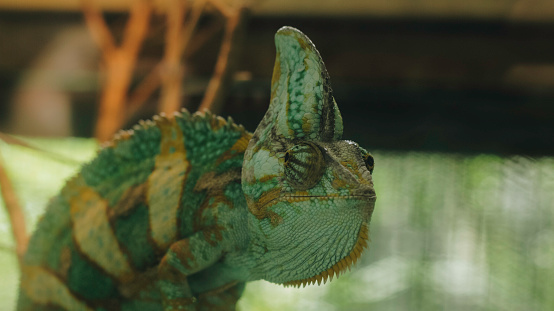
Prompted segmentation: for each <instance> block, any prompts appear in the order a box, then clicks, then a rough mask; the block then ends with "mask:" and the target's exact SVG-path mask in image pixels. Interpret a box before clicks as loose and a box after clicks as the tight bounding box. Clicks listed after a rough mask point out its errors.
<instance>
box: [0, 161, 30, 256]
mask: <svg viewBox="0 0 554 311" xmlns="http://www.w3.org/2000/svg"><path fill="white" fill-rule="evenodd" d="M0 190H1V193H2V198H3V199H4V205H5V206H6V210H7V211H8V217H9V218H10V223H11V225H12V233H13V237H14V241H15V249H16V254H17V258H18V260H19V263H20V265H21V263H22V260H23V255H24V254H25V251H26V250H27V243H28V242H29V236H28V235H27V231H26V230H25V217H24V216H23V212H22V210H21V206H20V205H19V201H18V200H17V195H16V194H15V190H14V189H13V186H12V183H11V180H10V178H9V177H8V174H7V172H6V171H5V169H4V161H3V160H2V156H1V155H0Z"/></svg>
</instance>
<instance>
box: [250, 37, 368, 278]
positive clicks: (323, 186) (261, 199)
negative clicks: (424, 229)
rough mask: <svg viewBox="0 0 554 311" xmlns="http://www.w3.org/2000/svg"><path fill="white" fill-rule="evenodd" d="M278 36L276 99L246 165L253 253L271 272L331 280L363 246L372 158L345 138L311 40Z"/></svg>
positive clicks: (266, 273) (267, 274)
mask: <svg viewBox="0 0 554 311" xmlns="http://www.w3.org/2000/svg"><path fill="white" fill-rule="evenodd" d="M275 43H276V46H277V57H276V61H275V67H274V73H273V79H272V88H271V103H270V106H269V109H268V111H267V113H266V114H265V116H264V118H263V120H262V122H261V123H260V125H259V126H258V128H257V129H256V131H255V133H254V136H253V138H252V139H251V140H250V143H249V146H248V149H247V150H246V153H245V158H244V163H243V171H242V188H243V191H244V193H245V196H246V200H247V203H248V209H249V211H250V214H249V224H248V225H249V230H250V233H251V235H252V244H253V245H254V247H252V252H253V256H254V257H255V260H256V261H257V266H256V271H258V273H259V276H260V277H261V278H264V279H266V280H268V281H271V282H275V283H283V284H285V285H302V284H304V285H305V284H307V283H315V282H318V283H319V282H321V281H324V282H325V281H326V280H327V279H328V278H332V277H333V275H338V274H339V273H340V272H342V271H344V270H345V269H346V268H348V267H349V266H350V265H351V264H352V263H353V262H355V261H356V260H357V259H358V257H359V255H360V253H361V251H362V249H363V248H364V247H365V246H366V245H367V239H368V224H369V220H370V218H371V213H372V212H373V207H374V203H375V191H374V189H373V181H372V177H371V173H372V171H373V158H372V156H371V155H370V154H369V153H368V152H367V151H365V150H364V149H363V148H361V147H359V146H358V144H356V143H354V142H352V141H347V140H341V137H342V129H343V126H342V118H341V115H340V112H339V110H338V107H337V104H336V102H335V100H334V98H333V94H332V90H331V87H330V82H329V75H328V73H327V70H326V69H325V65H324V64H323V61H322V60H321V57H320V55H319V52H318V51H317V50H316V48H315V46H314V45H313V43H312V42H311V41H310V39H308V37H306V36H305V35H304V34H303V33H301V32H300V31H298V30H297V29H294V28H291V27H283V28H281V29H280V30H279V31H278V32H277V34H276V35H275Z"/></svg>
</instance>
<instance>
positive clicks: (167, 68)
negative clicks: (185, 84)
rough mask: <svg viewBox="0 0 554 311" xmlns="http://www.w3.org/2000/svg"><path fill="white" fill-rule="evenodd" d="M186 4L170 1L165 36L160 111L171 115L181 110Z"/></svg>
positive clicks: (177, 0) (175, 0)
mask: <svg viewBox="0 0 554 311" xmlns="http://www.w3.org/2000/svg"><path fill="white" fill-rule="evenodd" d="M185 11H186V7H185V3H184V2H183V1H181V0H168V6H167V12H166V16H167V30H166V33H165V34H166V36H165V51H164V52H165V53H164V58H163V60H162V68H163V70H162V90H161V91H162V92H161V95H162V98H161V100H160V105H159V111H160V112H164V113H165V114H167V115H170V114H171V113H172V112H174V111H177V110H179V107H180V105H181V82H182V78H183V68H182V65H181V54H182V49H183V45H182V43H181V41H182V39H183V35H182V33H183V20H184V17H185Z"/></svg>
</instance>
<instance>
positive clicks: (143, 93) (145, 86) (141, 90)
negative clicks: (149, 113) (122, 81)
mask: <svg viewBox="0 0 554 311" xmlns="http://www.w3.org/2000/svg"><path fill="white" fill-rule="evenodd" d="M160 71H161V64H158V65H156V66H155V67H154V68H153V69H152V70H151V71H150V73H148V75H147V76H146V77H144V78H143V79H142V80H141V81H140V84H139V85H138V86H136V87H135V89H134V90H133V91H132V93H131V95H129V100H128V101H127V102H128V104H127V120H130V119H132V118H133V116H134V115H135V114H137V113H138V111H139V110H140V109H141V108H142V107H143V106H144V104H145V103H146V101H147V100H148V98H150V97H151V96H152V94H154V92H155V91H156V90H157V89H158V87H159V86H160V84H161V81H162V79H161V75H160Z"/></svg>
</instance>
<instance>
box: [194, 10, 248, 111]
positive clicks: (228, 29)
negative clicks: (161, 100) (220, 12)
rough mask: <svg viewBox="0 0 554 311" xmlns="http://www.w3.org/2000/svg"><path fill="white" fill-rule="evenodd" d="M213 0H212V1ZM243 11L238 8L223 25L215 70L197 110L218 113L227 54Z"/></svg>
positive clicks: (226, 69)
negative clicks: (223, 32)
mask: <svg viewBox="0 0 554 311" xmlns="http://www.w3.org/2000/svg"><path fill="white" fill-rule="evenodd" d="M213 1H214V0H212V2H213ZM216 2H217V1H216ZM243 12H244V9H243V8H239V9H237V10H236V11H235V13H234V14H233V15H231V16H230V17H229V18H228V19H227V23H226V25H225V35H224V37H223V42H222V43H221V48H220V50H219V55H218V57H217V62H216V64H215V70H214V73H213V75H212V78H211V79H210V82H209V84H208V88H207V89H206V94H205V95H204V98H203V99H202V103H201V104H200V106H199V107H198V111H203V110H211V111H212V112H214V113H218V112H219V109H220V108H221V107H220V106H221V100H218V97H220V96H221V93H222V85H223V80H224V78H225V76H226V75H227V73H228V67H229V54H230V52H231V46H232V42H233V38H234V36H235V34H236V31H237V29H238V25H239V22H240V21H241V18H242V15H243Z"/></svg>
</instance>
